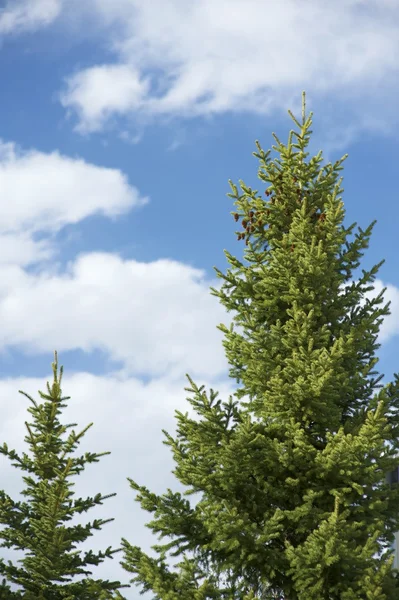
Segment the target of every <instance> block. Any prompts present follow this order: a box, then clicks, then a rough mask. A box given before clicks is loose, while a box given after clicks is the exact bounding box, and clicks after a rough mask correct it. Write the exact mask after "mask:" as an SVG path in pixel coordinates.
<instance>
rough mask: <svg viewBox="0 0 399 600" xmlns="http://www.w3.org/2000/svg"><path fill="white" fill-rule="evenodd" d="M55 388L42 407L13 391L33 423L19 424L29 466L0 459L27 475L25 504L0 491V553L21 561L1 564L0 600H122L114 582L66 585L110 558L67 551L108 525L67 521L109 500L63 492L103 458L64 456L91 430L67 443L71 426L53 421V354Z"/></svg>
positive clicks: (58, 403)
mask: <svg viewBox="0 0 399 600" xmlns="http://www.w3.org/2000/svg"><path fill="white" fill-rule="evenodd" d="M52 367H53V373H54V381H53V384H52V387H51V389H50V386H49V383H47V389H48V395H46V394H43V393H42V392H40V391H39V394H40V396H41V398H42V399H43V400H45V402H44V403H41V404H38V403H37V402H36V401H35V400H34V399H33V398H31V397H30V396H28V394H26V393H25V392H22V391H20V393H21V394H24V395H25V396H27V398H29V400H30V401H31V402H32V404H33V406H32V407H29V408H28V411H29V412H30V413H31V414H32V415H33V419H34V423H33V424H32V423H27V422H25V425H26V428H27V430H28V435H27V437H26V438H25V441H26V442H27V443H28V444H29V446H30V449H31V452H32V455H33V458H30V457H29V456H28V455H27V454H26V453H23V455H22V456H19V455H18V454H17V453H16V452H15V451H14V450H9V449H8V446H7V444H6V443H4V444H3V446H2V447H0V452H1V453H2V454H3V455H4V456H7V457H8V458H9V459H10V460H11V461H13V462H12V464H13V466H15V467H17V468H18V469H21V470H22V471H24V472H26V473H27V475H26V476H24V477H23V480H24V482H25V483H26V488H25V489H24V490H23V491H22V495H23V496H25V497H27V501H26V502H17V501H14V500H12V499H11V498H10V497H9V496H8V495H7V494H6V493H5V492H4V491H0V523H1V524H2V525H5V526H6V527H4V528H3V530H2V531H0V539H2V540H3V542H2V543H1V544H0V547H3V548H4V547H6V548H13V549H18V550H23V551H24V552H26V555H25V557H24V558H23V559H21V561H20V562H22V567H20V566H16V565H14V564H13V563H12V561H8V564H5V561H4V559H3V558H1V559H0V574H1V575H2V576H4V578H3V582H2V585H1V586H0V598H1V600H14V599H15V600H17V599H19V598H21V599H23V600H96V599H98V600H107V599H109V598H120V599H121V598H123V596H122V595H121V594H120V593H119V592H118V589H119V588H121V587H130V586H127V585H125V586H122V585H121V584H120V582H118V581H117V582H110V581H108V580H106V581H103V580H101V579H93V578H91V577H85V578H84V579H82V580H81V581H77V582H71V577H72V576H74V575H81V574H84V575H91V571H88V570H85V568H84V567H86V566H88V565H98V564H100V563H101V562H103V561H104V559H105V558H106V557H107V558H113V556H112V555H113V554H114V553H115V552H119V551H120V549H119V550H111V547H109V548H107V550H106V551H105V552H98V553H94V552H93V551H92V550H89V551H88V552H85V553H84V555H83V556H82V553H81V552H79V551H77V550H74V549H75V548H76V544H77V543H79V542H83V541H85V540H86V539H87V538H88V537H90V536H92V535H93V533H92V530H99V529H101V527H102V525H104V524H105V523H108V522H109V521H113V519H105V520H104V519H95V520H94V521H93V522H92V523H88V524H87V525H85V526H82V525H71V526H66V525H65V524H66V523H67V522H68V521H70V520H71V519H73V517H74V515H75V514H76V515H77V514H81V513H84V512H86V511H88V510H89V509H90V508H92V507H93V506H96V505H98V504H103V500H105V499H106V498H110V497H112V496H115V495H116V494H108V495H106V496H102V495H101V494H100V493H99V494H96V495H95V496H94V497H93V498H87V499H86V500H84V499H82V498H78V499H73V491H72V490H71V489H70V488H71V487H72V486H73V485H74V483H72V482H69V481H68V479H69V478H71V477H73V476H75V475H79V474H80V473H81V472H82V471H83V470H84V468H85V464H86V463H93V462H99V458H100V457H101V456H104V455H106V454H110V452H102V453H101V454H94V453H91V452H86V453H85V455H84V456H80V457H77V458H72V457H70V456H68V455H69V454H71V453H72V452H73V451H74V450H75V449H76V447H77V445H78V443H79V440H80V438H82V437H83V436H84V434H85V433H86V431H87V430H88V429H89V428H90V427H91V426H92V423H91V424H90V425H88V426H87V427H85V429H83V430H82V431H81V432H80V433H78V434H76V433H75V431H74V430H72V432H71V433H70V434H69V436H68V438H67V439H66V440H65V439H62V435H63V434H64V433H65V431H66V430H67V429H69V428H70V427H74V426H76V423H71V424H69V425H61V423H60V422H59V419H58V417H59V415H60V414H61V409H62V408H65V406H66V404H62V402H63V401H64V400H69V398H70V396H67V397H61V393H62V392H61V379H62V372H63V368H62V367H61V369H60V375H59V378H58V364H57V353H56V352H55V362H54V363H53V364H52ZM11 582H12V583H15V584H18V585H20V586H22V590H18V591H12V590H11V588H10V586H9V585H8V584H9V583H11Z"/></svg>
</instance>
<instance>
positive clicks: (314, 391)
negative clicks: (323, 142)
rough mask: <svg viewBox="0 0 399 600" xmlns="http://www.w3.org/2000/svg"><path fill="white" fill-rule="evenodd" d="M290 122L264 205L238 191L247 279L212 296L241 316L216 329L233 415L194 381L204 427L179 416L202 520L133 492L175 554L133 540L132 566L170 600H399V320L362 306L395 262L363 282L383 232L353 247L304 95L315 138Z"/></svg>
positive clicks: (359, 238) (360, 237) (188, 481)
mask: <svg viewBox="0 0 399 600" xmlns="http://www.w3.org/2000/svg"><path fill="white" fill-rule="evenodd" d="M289 114H290V116H291V118H292V119H293V121H294V122H295V125H296V127H297V128H298V131H291V132H290V134H289V139H288V144H287V145H286V146H285V145H284V144H283V143H281V142H280V140H279V139H278V138H277V136H276V135H274V134H273V135H274V138H275V140H276V143H277V145H276V146H273V150H275V151H276V152H277V154H278V155H279V156H277V157H276V158H275V159H274V160H271V158H270V153H271V151H268V152H264V151H263V150H262V149H261V147H260V145H259V143H258V142H256V145H257V148H258V152H256V153H254V155H255V156H256V157H257V158H258V159H259V161H260V168H259V171H258V176H259V178H260V180H261V181H262V182H263V184H267V189H266V190H265V193H263V192H262V195H261V196H260V195H259V194H258V191H257V190H252V189H251V188H250V187H247V186H246V185H245V184H244V183H243V182H242V181H240V186H241V190H242V193H239V192H238V190H237V187H236V186H235V185H234V184H233V183H232V182H231V181H230V186H231V188H232V194H229V196H230V197H231V198H234V199H235V205H236V210H235V211H234V212H233V217H234V219H235V221H236V222H240V227H242V229H240V231H238V232H237V234H238V239H239V240H240V241H241V240H245V246H244V257H245V260H246V262H247V263H248V264H247V265H245V264H244V263H243V262H241V261H240V260H239V259H238V258H235V257H233V256H232V255H231V254H230V253H229V252H227V251H225V255H226V257H227V259H228V261H229V264H230V265H231V268H230V269H229V270H228V272H227V273H226V274H225V275H224V274H222V273H221V272H220V271H219V270H218V269H215V270H216V272H217V274H218V276H219V277H220V278H222V279H223V280H224V283H223V285H222V287H221V289H220V290H216V289H213V288H212V293H213V294H214V295H216V296H218V297H219V299H220V301H221V302H222V303H223V305H224V306H225V307H226V308H227V309H228V310H229V311H233V312H234V313H235V315H234V318H233V321H234V322H233V324H232V325H231V327H230V328H227V327H226V326H224V325H223V324H221V325H220V326H219V328H220V329H221V330H222V331H223V332H224V334H225V339H224V342H223V344H224V347H225V350H226V355H227V358H228V360H229V363H230V365H231V370H230V376H231V377H232V378H234V379H236V381H237V383H238V384H241V386H240V387H239V388H238V389H237V392H236V394H235V396H236V400H234V401H233V399H232V397H230V399H229V401H228V402H224V403H223V404H222V403H221V400H217V399H216V398H217V395H218V394H217V393H215V392H214V391H213V390H212V389H211V390H210V394H207V393H206V392H205V391H203V387H204V386H202V387H198V386H197V385H196V384H195V383H194V382H193V381H192V379H191V378H190V377H189V376H188V375H187V377H188V379H189V381H190V384H191V387H189V388H186V390H187V391H188V392H190V393H191V394H192V397H190V398H189V402H190V403H191V405H192V406H193V407H194V409H195V411H196V412H197V414H198V415H199V417H200V418H199V420H198V419H196V420H194V419H192V418H189V416H188V414H187V413H186V414H182V413H181V412H179V411H176V415H177V421H178V428H177V436H176V439H173V438H172V436H170V435H169V434H168V433H167V432H165V431H164V434H165V435H166V437H167V440H165V441H164V443H165V444H167V445H169V446H171V448H172V450H173V456H174V460H175V462H176V464H177V466H176V468H175V470H174V471H173V473H174V475H175V476H176V477H177V478H178V479H179V480H180V482H182V483H183V484H184V485H185V486H187V488H188V489H187V491H186V492H185V495H190V494H192V493H196V492H197V493H198V492H199V493H200V494H201V499H200V501H199V502H198V503H197V504H196V506H195V507H193V506H191V505H190V503H189V501H188V500H187V499H186V498H184V497H182V495H181V494H180V493H173V492H172V491H171V490H168V491H167V493H165V494H164V495H162V496H157V495H155V494H154V493H151V492H150V491H149V490H148V489H147V488H146V487H145V486H140V485H138V484H137V483H136V482H134V481H133V480H131V479H129V481H130V485H131V487H132V488H133V489H134V490H136V491H137V492H138V494H137V498H136V500H137V501H138V502H140V504H141V506H142V508H143V509H144V510H146V511H148V512H150V513H154V519H153V520H152V521H151V522H150V523H149V524H148V527H150V528H151V529H152V531H153V532H154V533H156V534H160V538H163V537H165V536H167V537H170V538H171V541H170V542H169V543H164V544H158V545H155V546H153V548H154V550H155V551H156V552H157V554H158V557H157V558H152V557H149V556H147V555H146V554H145V553H144V552H143V551H142V550H141V549H140V548H138V547H136V546H132V545H131V544H130V543H129V542H128V541H127V540H126V539H123V540H122V542H123V548H124V561H123V562H122V563H121V564H122V566H123V567H124V568H125V569H126V570H127V571H129V572H131V573H134V574H135V578H134V579H132V581H133V582H135V583H136V584H137V585H141V587H142V591H143V592H144V591H150V590H151V591H152V592H153V593H154V594H155V597H156V599H157V600H206V599H211V598H212V599H214V600H222V599H223V600H266V599H272V598H273V599H279V600H280V599H284V600H371V599H374V600H393V599H395V598H399V585H398V580H397V571H396V570H394V569H392V561H393V556H392V550H388V548H389V546H390V543H392V542H393V539H394V532H395V531H396V530H398V529H399V490H398V486H397V485H396V486H393V487H392V488H389V486H388V485H387V484H386V483H385V473H386V472H388V471H390V470H392V469H393V468H394V466H395V464H396V462H395V455H396V454H397V451H398V445H399V441H398V438H399V436H398V433H399V416H398V415H399V413H398V412H397V409H398V405H399V378H398V376H397V375H395V381H394V382H393V383H389V384H387V385H385V386H382V385H381V384H378V382H379V381H380V380H381V378H382V377H383V375H381V376H379V377H377V378H373V377H372V376H373V375H375V374H376V372H375V371H373V370H372V369H373V367H374V366H375V364H376V363H377V362H378V359H377V358H376V357H375V351H376V349H378V347H379V344H377V343H376V338H377V335H378V331H379V326H380V324H381V322H382V318H383V317H384V316H385V315H388V314H389V312H390V311H389V303H388V304H387V305H385V306H383V307H381V306H380V304H381V303H382V302H383V293H384V291H385V289H384V290H383V292H382V293H381V294H379V296H378V297H376V298H373V299H372V300H370V299H368V298H367V297H365V293H366V292H368V291H370V290H373V289H374V288H373V285H372V282H373V281H374V279H375V275H376V273H377V271H378V269H379V267H380V265H381V264H382V262H384V261H382V262H381V263H379V264H378V265H376V266H375V267H374V268H372V269H371V270H370V271H368V272H366V271H364V270H363V274H362V276H361V277H360V279H358V280H356V281H354V280H353V277H352V275H353V271H354V270H355V269H356V268H357V267H358V266H359V264H360V262H359V258H360V257H361V256H362V255H363V252H362V250H364V249H366V248H367V247H368V244H369V238H370V236H371V232H372V228H373V226H374V223H372V224H371V225H370V226H369V227H368V228H367V229H366V230H365V231H363V230H362V229H360V228H359V233H358V234H356V236H355V239H354V240H352V241H351V242H348V241H347V237H348V235H349V234H351V232H352V230H353V228H354V226H355V225H356V224H354V225H352V226H350V227H349V228H348V229H346V228H345V227H344V226H343V220H344V216H345V211H344V206H343V202H342V201H341V198H340V197H339V194H340V193H341V192H342V191H343V190H342V189H341V187H340V186H341V182H342V178H341V179H338V174H339V172H340V171H341V170H342V168H343V167H342V162H343V161H344V159H345V158H346V155H345V156H344V157H343V158H342V159H340V160H338V161H337V162H336V163H334V164H331V163H328V164H327V165H326V166H322V165H321V162H322V160H323V159H322V153H321V152H319V153H318V154H317V156H314V157H312V158H311V159H310V160H308V156H309V152H306V147H307V146H308V144H309V141H310V134H311V133H312V132H311V130H310V127H311V123H312V113H310V115H309V116H308V117H306V111H305V95H304V94H303V107H302V123H300V122H298V121H297V120H296V118H295V117H294V116H293V114H292V113H291V112H290V111H289ZM235 326H239V328H240V330H239V331H237V330H235ZM245 399H246V400H245ZM240 401H241V402H240ZM388 442H389V443H390V444H391V446H389V445H388ZM172 550H174V552H173V553H172V554H171V556H179V557H180V558H181V559H182V560H181V562H180V563H179V564H178V565H177V568H172V567H171V566H170V565H168V559H167V552H169V551H170V552H171V551H172ZM169 562H170V560H169Z"/></svg>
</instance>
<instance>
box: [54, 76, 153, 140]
mask: <svg viewBox="0 0 399 600" xmlns="http://www.w3.org/2000/svg"><path fill="white" fill-rule="evenodd" d="M148 89H149V83H148V81H142V80H140V74H139V72H138V71H137V69H134V68H131V67H128V66H127V65H105V66H96V67H91V68H89V69H86V70H85V71H80V72H78V73H76V75H75V76H73V77H71V78H70V79H69V81H68V91H67V92H66V93H65V94H63V95H62V96H61V103H62V104H63V105H64V106H68V107H74V108H75V109H76V111H77V112H78V113H79V114H80V115H81V116H82V118H81V119H80V123H79V126H78V127H77V130H78V131H80V132H81V133H87V132H92V131H98V130H101V129H102V128H103V127H104V124H105V123H106V121H107V119H108V118H109V117H110V116H112V115H115V114H124V113H126V112H129V111H132V110H135V109H136V108H137V107H139V106H140V104H141V103H142V100H143V97H144V96H145V95H146V94H147V92H148Z"/></svg>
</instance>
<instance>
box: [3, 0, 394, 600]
mask: <svg viewBox="0 0 399 600" xmlns="http://www.w3.org/2000/svg"><path fill="white" fill-rule="evenodd" d="M398 72H399V5H398V3H397V2H396V1H394V0H378V2H377V1H376V0H369V2H367V3H366V2H364V1H361V0H357V1H355V0H345V1H344V0H337V1H336V2H335V3H333V4H331V5H329V4H328V3H324V2H316V1H315V0H310V1H309V2H307V3H306V4H304V3H301V5H300V7H299V4H298V3H296V2H294V0H280V2H279V3H274V2H268V1H267V0H264V1H262V0H245V1H244V0H229V1H227V0H207V1H206V0H198V1H197V2H196V3H187V2H186V1H185V0H151V2H143V1H140V0H113V1H109V0H85V2H84V3H83V2H81V1H80V0H68V2H67V1H66V0H12V1H11V0H10V1H9V2H7V1H6V2H4V1H3V2H2V3H0V81H1V82H2V85H1V94H0V115H1V121H0V124H1V126H0V198H1V200H0V201H1V209H2V210H1V213H2V219H1V222H0V321H1V324H2V325H1V328H0V409H1V415H2V419H1V423H0V442H1V443H2V442H3V441H6V442H7V443H8V445H9V446H10V447H12V448H15V449H17V450H19V451H22V450H26V448H25V444H24V441H23V440H24V436H25V430H24V426H23V423H24V421H25V420H26V418H27V417H28V416H29V414H28V413H27V412H26V409H27V408H28V400H27V399H26V398H25V397H24V396H21V395H20V394H18V390H19V389H22V390H24V391H25V392H27V393H28V394H30V395H33V396H34V397H35V398H37V390H38V389H40V390H43V391H45V388H46V381H47V380H49V379H50V380H51V366H50V365H51V362H52V360H53V351H54V350H55V349H56V350H57V351H58V357H59V363H60V364H61V365H64V380H63V381H64V385H63V391H64V393H65V394H66V395H68V396H71V400H70V401H69V406H68V409H66V410H65V413H64V421H65V422H71V421H76V422H78V424H79V427H80V428H83V427H84V426H86V425H87V424H88V423H89V422H91V421H93V422H94V425H93V427H92V428H91V429H90V430H89V432H88V433H87V434H86V436H85V438H84V439H83V441H82V443H81V445H80V447H79V451H80V452H84V451H87V450H90V451H97V452H102V451H106V450H110V451H111V452H112V454H111V455H110V456H107V457H104V458H102V459H101V461H100V463H99V464H97V465H91V466H90V465H89V466H88V467H87V470H86V471H85V472H84V474H82V476H81V477H80V478H79V481H77V482H76V485H75V490H76V493H77V494H79V495H93V494H94V493H97V492H99V491H101V492H102V493H104V494H108V493H113V492H117V494H118V495H117V496H116V497H115V498H112V499H109V500H107V501H106V502H105V503H104V505H103V507H100V508H99V509H95V510H94V509H93V510H91V511H90V514H88V515H86V516H85V518H82V520H81V521H79V522H86V521H87V520H88V519H89V520H93V519H94V518H100V517H101V518H109V517H116V519H115V521H114V522H113V523H111V524H108V525H105V526H104V528H103V530H102V531H101V532H100V533H96V534H95V535H94V536H93V538H92V539H91V540H89V541H88V542H87V544H85V545H82V546H81V548H85V549H87V548H90V547H91V548H93V549H96V550H99V549H105V548H106V547H107V546H108V545H112V546H113V548H117V547H118V546H119V541H120V538H121V537H122V536H124V537H127V538H128V539H129V541H130V542H131V543H132V544H134V545H139V546H142V547H143V548H144V549H145V550H146V551H149V549H150V546H151V545H152V544H154V543H156V541H157V540H156V539H155V538H152V537H151V535H150V532H149V531H148V530H147V529H146V528H145V526H144V524H145V523H146V522H148V521H149V520H150V515H149V514H148V513H145V512H144V511H142V510H141V508H140V507H139V505H138V504H137V503H136V502H134V497H135V496H134V492H133V490H131V489H130V487H129V485H128V482H127V480H126V478H127V477H131V478H132V479H134V480H136V481H137V482H139V483H141V484H144V485H146V486H147V487H148V488H149V489H151V490H153V491H155V492H157V493H162V492H164V491H165V490H166V488H167V487H172V488H173V489H181V490H182V489H183V488H182V486H180V484H178V483H177V482H176V481H175V479H174V477H173V475H171V472H170V471H171V470H172V468H173V465H174V463H173V461H172V458H171V455H170V452H169V449H168V448H167V447H166V446H164V445H163V444H162V440H163V439H164V438H163V435H162V432H161V429H162V428H164V429H166V430H167V431H169V432H170V433H172V434H173V432H174V429H175V419H174V410H175V409H179V410H182V411H186V410H187V411H189V412H191V411H190V405H189V404H188V402H187V401H186V395H187V394H186V392H185V391H184V387H186V386H187V385H188V382H187V380H186V378H185V373H189V374H190V376H191V377H193V379H194V380H195V381H196V383H197V384H198V385H202V384H204V385H205V386H206V387H205V389H206V390H209V388H210V387H213V388H214V389H217V390H218V391H219V393H220V397H221V398H222V399H224V400H227V399H228V396H229V394H231V393H233V392H234V390H235V389H236V384H235V381H231V380H230V379H229V377H228V363H227V361H226V359H225V356H224V351H223V346H222V343H221V342H222V334H221V333H220V332H219V331H218V330H217V329H216V325H217V324H218V323H220V322H223V323H225V324H226V325H227V324H229V323H230V322H231V318H232V315H228V314H227V313H226V311H225V309H224V308H223V307H222V306H221V305H219V303H218V301H217V299H216V298H215V297H213V296H211V295H210V293H209V287H210V286H214V287H218V286H220V282H219V280H218V279H217V277H216V274H215V272H214V270H213V266H216V267H218V268H219V269H221V270H222V271H223V272H225V271H226V268H227V262H226V259H225V257H224V254H223V249H227V250H228V251H230V252H231V253H232V254H234V255H236V256H239V257H242V255H243V246H242V243H239V242H237V241H236V236H235V234H234V231H235V223H234V221H233V219H232V217H231V215H230V212H231V211H232V210H233V209H234V205H233V201H232V200H231V199H229V198H227V196H226V194H227V193H228V192H230V188H229V185H228V179H229V178H231V179H232V180H233V181H234V182H235V183H237V184H238V180H239V179H242V180H243V181H244V182H245V183H246V184H247V185H250V186H251V187H253V188H255V189H258V190H259V191H260V192H261V193H262V192H263V187H264V186H263V184H262V183H261V182H260V181H259V180H258V179H257V169H258V161H257V159H256V158H254V157H253V156H252V152H253V151H255V150H256V147H255V139H259V141H260V143H261V145H262V147H263V149H264V150H267V149H268V148H270V147H271V145H272V144H274V139H273V137H272V135H271V134H272V131H274V132H276V133H277V135H279V136H280V138H281V139H282V141H284V142H286V141H287V137H288V132H289V130H290V129H291V128H292V127H293V123H292V121H291V119H290V117H289V116H288V114H287V110H288V109H291V110H292V111H293V112H294V114H295V115H296V116H297V118H300V106H301V92H302V90H306V93H307V109H308V111H309V110H312V111H314V118H313V127H312V129H313V132H314V133H313V136H312V144H311V147H310V151H311V153H312V154H316V153H317V151H318V150H319V149H322V150H323V153H324V157H325V159H326V160H327V161H330V160H331V161H334V160H336V159H338V158H340V157H341V156H342V155H343V154H344V153H346V152H348V153H349V158H348V159H347V160H346V161H345V163H344V165H345V169H344V171H343V176H344V181H343V187H344V190H345V191H344V193H343V201H344V203H345V209H346V218H345V224H346V225H350V224H351V223H353V222H354V221H356V222H357V223H358V225H359V226H361V227H362V228H363V229H365V228H366V227H367V226H368V225H369V224H370V222H371V221H373V220H374V219H377V224H376V226H375V228H374V233H373V235H372V238H371V243H370V248H369V250H368V251H367V252H366V254H365V256H364V259H363V262H362V264H361V268H363V269H367V268H371V267H372V266H373V265H374V264H376V263H377V262H379V261H380V260H382V259H383V258H385V259H386V262H385V264H384V265H383V266H382V267H381V269H380V271H379V275H378V279H377V281H376V284H375V292H374V293H372V294H371V295H373V296H374V295H377V294H378V293H379V291H380V290H381V289H382V288H383V287H385V286H386V287H387V288H388V289H387V292H386V293H385V300H386V301H388V300H391V311H392V314H391V315H390V316H389V317H388V318H386V319H385V321H384V323H383V326H382V328H381V332H380V338H379V342H380V343H381V344H382V346H381V348H380V350H379V353H378V356H379V357H380V362H379V364H378V366H377V368H378V369H379V372H380V373H384V374H385V377H384V379H383V382H384V383H387V382H388V381H389V380H390V378H391V377H392V374H393V373H394V372H395V371H399V369H398V361H397V360H396V358H395V357H396V356H397V354H396V353H397V352H398V350H399V341H398V332H399V289H398V288H399V274H398V269H397V264H398V262H397V253H398V250H397V239H398V231H397V223H398V219H399V202H398V186H397V162H398V158H399V144H398V141H397V139H398V125H399V116H398V113H397V108H396V107H397V97H398V88H399V81H398ZM355 231H356V229H355ZM360 273H361V271H360V269H359V271H358V272H357V273H355V274H354V276H355V277H356V276H358V275H359V274H360ZM1 469H2V474H3V482H4V484H3V485H4V488H5V490H6V491H7V492H8V493H9V494H10V495H12V496H13V497H18V492H19V490H20V489H21V485H22V482H21V479H20V473H19V472H18V471H17V470H16V469H13V468H12V467H11V466H9V464H8V461H7V460H6V459H4V458H2V459H1ZM2 555H5V556H6V558H8V557H11V556H13V557H14V556H15V557H17V555H16V553H14V552H11V551H8V553H6V551H3V554H2ZM121 558H122V556H121ZM121 558H120V559H121ZM120 559H119V558H118V557H116V558H115V559H114V561H110V560H108V561H105V562H104V563H103V564H102V565H101V566H100V567H98V569H96V570H95V571H93V574H94V575H95V576H97V577H104V578H119V579H120V580H121V581H122V582H123V583H126V582H128V580H129V574H128V573H126V572H124V571H123V570H122V568H121V567H120V566H119V564H118V560H120ZM126 597H127V598H128V600H136V599H138V598H139V589H138V588H135V587H134V586H133V587H132V588H131V589H130V590H128V591H127V592H126ZM146 597H148V595H146Z"/></svg>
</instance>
